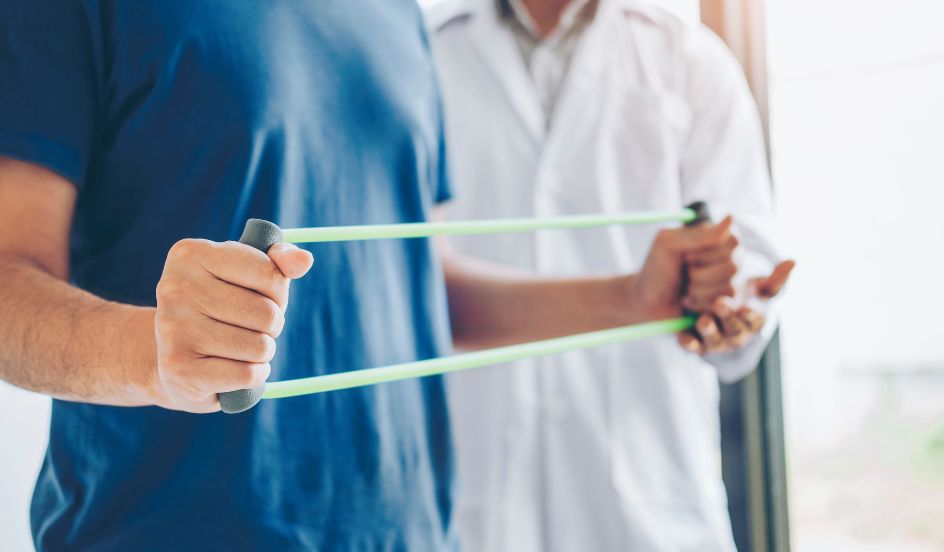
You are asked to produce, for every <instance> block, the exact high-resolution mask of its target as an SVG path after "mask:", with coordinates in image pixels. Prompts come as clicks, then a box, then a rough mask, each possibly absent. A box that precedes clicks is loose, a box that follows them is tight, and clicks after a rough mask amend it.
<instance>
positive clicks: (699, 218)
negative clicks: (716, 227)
mask: <svg viewBox="0 0 944 552" xmlns="http://www.w3.org/2000/svg"><path fill="white" fill-rule="evenodd" d="M685 207H686V208H688V209H691V210H692V211H695V218H694V219H692V220H690V221H688V222H686V223H685V226H698V225H699V224H704V223H706V222H711V213H710V212H708V204H707V203H705V202H704V201H696V202H694V203H689V204H688V205H686V206H685ZM684 314H685V316H690V317H692V318H695V319H698V316H699V313H697V312H695V311H690V310H688V309H685V311H684Z"/></svg>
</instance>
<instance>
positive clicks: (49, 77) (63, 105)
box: [0, 0, 101, 187]
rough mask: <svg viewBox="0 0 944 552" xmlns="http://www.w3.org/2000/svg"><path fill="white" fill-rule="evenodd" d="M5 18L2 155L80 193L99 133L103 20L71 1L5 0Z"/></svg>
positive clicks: (0, 38) (0, 24) (1, 23)
mask: <svg viewBox="0 0 944 552" xmlns="http://www.w3.org/2000/svg"><path fill="white" fill-rule="evenodd" d="M0 14H2V15H0V75H2V77H0V156H5V157H11V158H15V159H19V160H21V161H26V162H30V163H34V164H37V165H41V166H43V167H46V168H48V169H50V170H52V171H54V172H56V173H58V174H60V175H62V176H63V177H65V178H67V179H68V180H70V181H71V182H73V183H74V184H75V185H76V186H78V187H81V186H82V184H83V182H84V180H85V176H86V172H87V170H88V165H89V157H90V151H91V149H92V144H93V141H94V136H95V132H96V128H95V126H96V112H97V106H98V85H97V83H98V82H99V74H100V66H101V64H100V63H98V62H97V61H96V60H97V58H98V56H97V55H96V54H97V53H100V48H99V47H98V43H97V39H95V38H93V37H97V36H98V28H97V25H98V20H97V19H95V18H92V17H90V14H89V13H88V12H87V11H86V9H85V3H84V2H79V1H65V0H29V1H23V0H0Z"/></svg>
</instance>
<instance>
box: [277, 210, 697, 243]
mask: <svg viewBox="0 0 944 552" xmlns="http://www.w3.org/2000/svg"><path fill="white" fill-rule="evenodd" d="M697 217H698V214H697V213H696V211H695V209H693V208H691V207H689V208H685V209H679V210H677V211H639V212H626V213H614V214H603V215H567V216H560V217H542V218H517V219H491V220H472V221H450V222H414V223H406V224H368V225H364V226H324V227H320V228H283V229H282V238H283V240H284V241H286V242H288V243H315V242H338V241H361V240H383V239H394V238H428V237H432V236H468V235H473V234H503V233H510V232H531V231H534V230H555V229H561V230H562V229H575V228H596V227H600V226H617V225H630V224H656V223H660V222H683V223H689V222H692V221H694V220H695V219H696V218H697Z"/></svg>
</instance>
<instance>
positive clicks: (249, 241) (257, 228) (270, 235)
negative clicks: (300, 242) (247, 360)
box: [219, 219, 282, 414]
mask: <svg viewBox="0 0 944 552" xmlns="http://www.w3.org/2000/svg"><path fill="white" fill-rule="evenodd" d="M281 241H282V229H281V228H279V227H278V226H277V225H275V224H273V223H271V222H269V221H267V220H262V219H249V220H248V221H246V227H245V228H244V229H243V234H242V236H240V238H239V243H244V244H246V245H250V246H252V247H254V248H256V249H258V250H259V251H262V252H263V253H268V251H269V248H270V247H272V246H273V245H275V244H277V243H280V242H281ZM264 391H265V384H262V385H260V386H259V387H256V388H255V389H240V390H239V391H228V392H226V393H220V394H219V399H220V408H221V409H222V410H223V412H226V413H227V414H238V413H240V412H245V411H246V410H249V409H250V408H252V407H254V406H256V404H257V403H258V402H259V401H260V400H262V393H263V392H264Z"/></svg>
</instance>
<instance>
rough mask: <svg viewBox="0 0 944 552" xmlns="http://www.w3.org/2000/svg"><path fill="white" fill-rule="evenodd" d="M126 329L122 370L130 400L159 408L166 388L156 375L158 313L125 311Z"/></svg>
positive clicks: (147, 310)
mask: <svg viewBox="0 0 944 552" xmlns="http://www.w3.org/2000/svg"><path fill="white" fill-rule="evenodd" d="M125 311H126V312H125V313H124V316H123V317H122V318H123V321H124V324H123V325H122V328H123V329H119V332H120V334H121V335H122V338H121V339H120V347H121V359H122V368H123V370H124V372H125V374H124V376H125V377H124V380H125V386H126V388H127V392H128V394H129V399H130V400H131V401H133V402H134V403H139V404H141V405H148V406H150V405H160V404H162V403H163V402H164V401H163V387H162V385H161V382H160V377H159V376H158V372H157V343H156V340H155V336H154V314H155V312H156V311H155V309H153V308H148V307H131V306H127V307H125Z"/></svg>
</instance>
